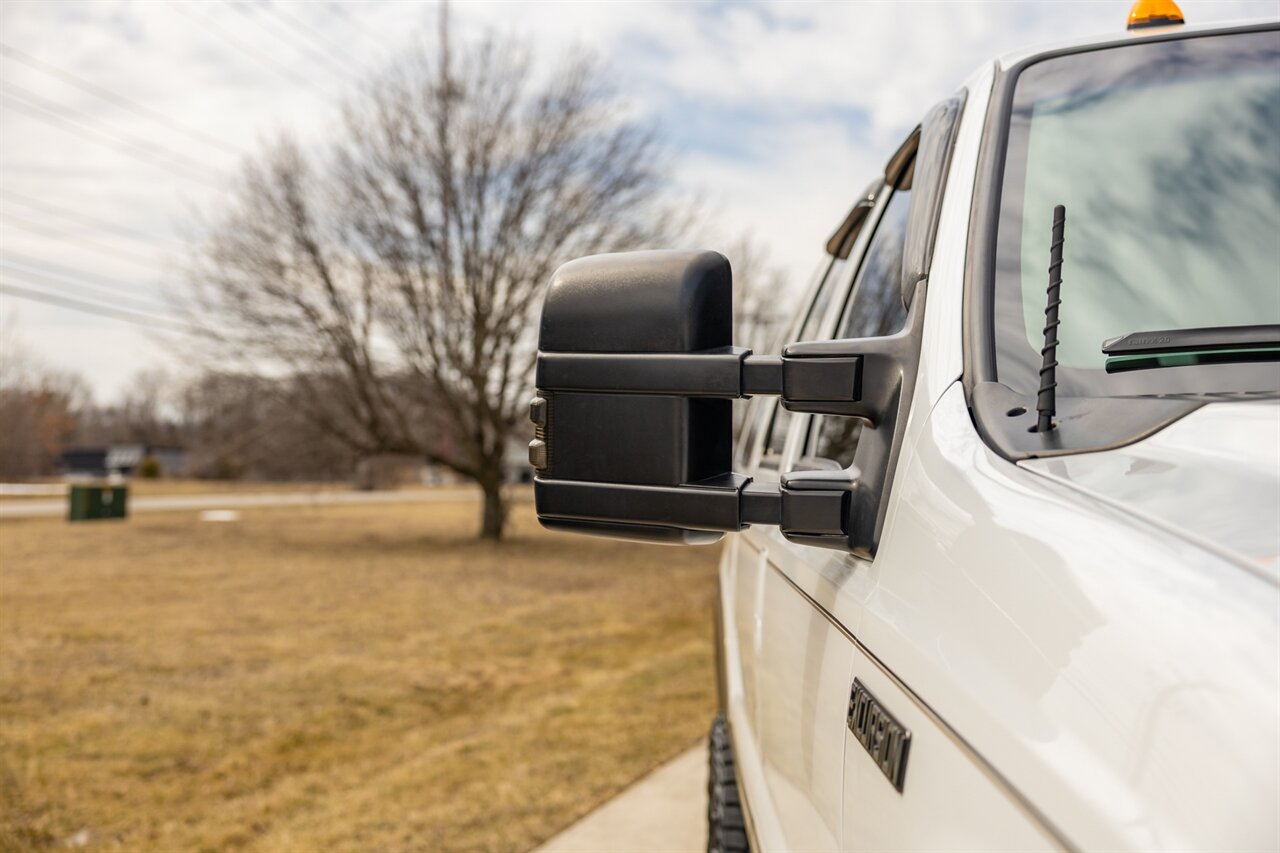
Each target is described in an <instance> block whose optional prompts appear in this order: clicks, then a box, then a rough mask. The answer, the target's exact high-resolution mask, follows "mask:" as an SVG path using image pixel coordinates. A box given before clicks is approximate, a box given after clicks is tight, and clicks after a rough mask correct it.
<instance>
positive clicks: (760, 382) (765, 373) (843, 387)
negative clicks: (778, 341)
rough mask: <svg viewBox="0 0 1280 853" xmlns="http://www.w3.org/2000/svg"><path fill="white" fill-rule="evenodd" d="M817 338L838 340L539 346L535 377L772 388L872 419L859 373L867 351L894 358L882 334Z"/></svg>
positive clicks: (621, 388) (881, 361)
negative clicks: (622, 347)
mask: <svg viewBox="0 0 1280 853" xmlns="http://www.w3.org/2000/svg"><path fill="white" fill-rule="evenodd" d="M817 343H821V344H828V343H832V344H843V346H840V347H837V348H835V349H834V350H828V351H823V352H813V353H811V352H808V351H806V350H804V349H803V347H805V346H807V345H806V344H793V345H792V346H791V347H788V348H787V351H786V352H784V353H783V354H782V355H780V356H779V355H753V354H752V353H751V351H750V350H747V349H743V348H742V347H721V348H719V349H714V350H703V351H701V352H692V353H594V352H539V353H538V363H537V373H536V379H535V384H536V385H537V388H538V390H539V392H556V391H576V392H585V393H597V394H653V395H662V396H679V397H712V398H720V399H739V398H744V397H752V396H755V395H758V394H777V395H780V396H781V397H782V404H783V406H784V407H785V408H787V409H790V410H791V411H795V412H807V413H810V414H831V415H854V416H858V417H863V418H866V419H868V420H870V421H872V422H873V423H874V422H875V421H877V420H878V419H879V417H878V416H879V414H880V412H879V411H877V410H876V409H875V408H874V407H872V406H868V405H865V404H864V401H863V400H862V389H863V385H864V382H863V375H862V374H863V371H864V361H865V360H866V359H867V358H868V357H871V358H873V359H874V362H873V363H874V365H876V366H877V367H878V368H881V367H887V368H892V367H893V366H894V365H895V364H896V361H895V359H894V357H893V354H892V353H886V351H885V350H884V347H883V344H884V339H875V338H869V339H865V340H857V341H831V342H826V341H824V342H815V345H816V344H817ZM864 348H865V350H866V352H867V355H864V354H863V350H864ZM793 350H794V352H793ZM899 369H900V368H899Z"/></svg>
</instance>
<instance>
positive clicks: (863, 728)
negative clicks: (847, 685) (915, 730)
mask: <svg viewBox="0 0 1280 853" xmlns="http://www.w3.org/2000/svg"><path fill="white" fill-rule="evenodd" d="M849 731H851V732H853V735H854V737H856V738H857V739H858V743H860V744H862V746H863V748H864V749H866V751H867V752H868V753H869V754H870V755H871V758H872V760H873V761H875V763H876V766H877V767H879V768H880V772H881V773H883V774H884V775H885V778H887V779H888V780H889V782H890V784H892V785H893V787H895V788H897V789H898V792H899V793H901V792H902V783H903V781H904V780H905V779H906V777H907V752H908V751H909V750H910V748H911V732H909V731H907V730H906V729H905V728H903V727H902V724H901V723H899V722H898V721H897V720H895V719H894V718H893V715H892V714H890V713H889V712H888V711H886V710H885V709H884V708H883V707H882V706H881V705H880V703H879V702H877V701H876V697H874V696H872V695H871V693H870V691H868V690H867V688H866V687H865V686H864V685H863V684H862V682H861V681H859V680H858V679H856V678H855V679H854V680H853V692H852V693H851V694H850V695H849Z"/></svg>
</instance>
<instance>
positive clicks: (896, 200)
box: [810, 190, 911, 468]
mask: <svg viewBox="0 0 1280 853" xmlns="http://www.w3.org/2000/svg"><path fill="white" fill-rule="evenodd" d="M910 202H911V191H910V190H898V191H896V192H895V193H894V194H893V197H892V198H890V199H889V204H888V206H887V207H886V208H885V211H884V216H882V217H881V219H880V224H879V225H878V226H877V227H876V233H875V235H874V236H873V237H872V238H871V245H870V246H869V247H868V248H867V253H866V259H865V260H864V261H863V264H862V268H861V269H859V270H858V276H857V278H856V279H855V280H854V283H853V296H852V299H851V300H850V303H849V306H848V307H847V308H846V309H845V313H844V318H843V320H842V321H841V324H840V328H839V329H838V330H837V331H836V335H835V336H836V337H837V338H873V337H883V336H885V335H892V334H893V333H895V332H897V331H899V330H901V329H902V327H903V325H905V324H906V322H907V310H906V308H905V306H903V304H902V289H901V281H902V253H903V247H904V246H905V245H906V241H907V210H908V208H909V207H910ZM861 432H862V421H861V420H860V419H858V418H844V417H823V418H818V419H817V423H816V427H815V434H816V439H815V441H814V443H813V448H812V450H811V451H810V455H811V456H816V457H819V458H820V459H829V460H834V461H835V462H837V463H839V465H840V467H841V468H847V467H849V466H850V465H852V464H853V455H854V451H855V450H856V449H857V447H858V437H859V435H860V434H861Z"/></svg>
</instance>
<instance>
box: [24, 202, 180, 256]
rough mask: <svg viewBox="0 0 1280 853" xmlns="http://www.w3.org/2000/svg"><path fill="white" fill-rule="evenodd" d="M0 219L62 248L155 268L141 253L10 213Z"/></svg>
mask: <svg viewBox="0 0 1280 853" xmlns="http://www.w3.org/2000/svg"><path fill="white" fill-rule="evenodd" d="M0 219H7V220H9V224H10V226H11V227H16V228H20V229H21V230H23V231H29V232H31V233H32V234H39V235H41V236H43V237H52V238H53V239H55V240H57V241H59V242H60V243H62V244H63V246H64V247H65V246H66V244H67V243H74V244H75V245H76V247H77V248H84V249H90V250H92V251H95V252H101V253H102V254H104V255H114V256H115V257H117V258H124V259H125V260H126V261H133V262H134V263H141V264H145V265H146V266H155V262H156V259H155V258H153V257H151V258H149V257H147V256H146V255H144V254H142V253H141V252H131V251H128V250H126V249H120V248H117V247H115V246H110V245H108V244H106V243H100V242H98V241H97V240H91V239H89V238H88V237H78V236H75V235H73V234H70V233H69V232H67V231H65V230H61V231H60V230H58V229H57V228H50V227H48V226H47V225H41V224H40V223H39V222H32V221H31V220H30V219H26V218H23V217H21V216H14V215H13V214H12V213H0Z"/></svg>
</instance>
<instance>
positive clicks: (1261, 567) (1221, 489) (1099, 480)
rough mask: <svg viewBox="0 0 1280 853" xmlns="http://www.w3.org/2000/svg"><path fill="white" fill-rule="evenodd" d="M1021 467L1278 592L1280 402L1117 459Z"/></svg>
mask: <svg viewBox="0 0 1280 853" xmlns="http://www.w3.org/2000/svg"><path fill="white" fill-rule="evenodd" d="M1018 464H1019V465H1021V466H1022V467H1024V468H1027V469H1030V470H1033V471H1035V472H1037V473H1039V474H1042V475H1044V476H1046V477H1049V478H1050V479H1053V480H1057V481H1059V482H1061V483H1064V484H1066V485H1068V486H1070V487H1072V488H1074V489H1078V490H1080V491H1083V492H1086V493H1088V494H1090V495H1092V496H1094V497H1096V498H1099V499H1101V500H1103V501H1105V502H1107V503H1110V504H1112V505H1113V506H1115V507H1116V508H1117V509H1118V510H1122V511H1125V512H1128V513H1130V514H1132V515H1136V516H1140V517H1143V518H1145V519H1146V520H1148V521H1150V522H1152V523H1154V524H1156V525H1158V526H1159V527H1162V528H1164V529H1165V530H1167V531H1168V532H1169V533H1170V534H1172V535H1176V536H1180V537H1182V538H1184V539H1187V540H1190V541H1193V542H1196V543H1197V544H1200V545H1202V546H1204V547H1207V548H1209V549H1211V550H1213V551H1216V552H1218V553H1219V554H1222V555H1223V556H1226V557H1229V558H1231V559H1232V560H1233V561H1234V562H1237V563H1240V564H1243V565H1245V566H1246V567H1248V568H1250V569H1253V570H1255V571H1258V572H1259V573H1260V574H1263V575H1264V576H1266V577H1267V578H1268V579H1270V580H1271V581H1272V582H1273V583H1277V584H1280V401H1258V402H1250V403H1235V402H1233V403H1214V404H1211V405H1207V406H1203V407H1201V408H1200V409H1197V410H1196V411H1194V412H1192V413H1191V414H1189V415H1187V416H1186V417H1184V418H1182V419H1181V420H1179V421H1176V422H1175V423H1173V424H1171V425H1169V426H1168V427H1166V428H1164V429H1163V430H1161V431H1160V432H1158V433H1156V434H1155V435H1153V436H1150V437H1148V438H1146V439H1143V440H1142V441H1139V442H1137V443H1135V444H1131V445H1128V446H1126V447H1122V448H1119V449H1117V450H1106V451H1102V452H1098V453H1083V454H1080V455H1078V456H1059V457H1054V458H1049V459H1029V460H1025V461H1023V462H1020V463H1018Z"/></svg>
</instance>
